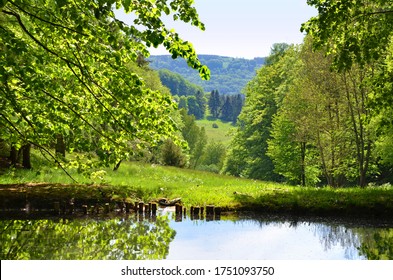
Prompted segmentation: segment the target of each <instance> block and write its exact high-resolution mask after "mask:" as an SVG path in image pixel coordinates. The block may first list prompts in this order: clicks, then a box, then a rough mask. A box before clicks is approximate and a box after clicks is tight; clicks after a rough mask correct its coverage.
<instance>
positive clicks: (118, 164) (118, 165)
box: [113, 159, 123, 171]
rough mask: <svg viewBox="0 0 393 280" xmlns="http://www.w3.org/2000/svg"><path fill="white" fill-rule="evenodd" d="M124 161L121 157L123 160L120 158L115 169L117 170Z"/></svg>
mask: <svg viewBox="0 0 393 280" xmlns="http://www.w3.org/2000/svg"><path fill="white" fill-rule="evenodd" d="M122 161H123V160H122V159H121V160H119V162H118V163H116V165H115V167H114V168H113V171H117V169H119V167H120V164H121V162H122Z"/></svg>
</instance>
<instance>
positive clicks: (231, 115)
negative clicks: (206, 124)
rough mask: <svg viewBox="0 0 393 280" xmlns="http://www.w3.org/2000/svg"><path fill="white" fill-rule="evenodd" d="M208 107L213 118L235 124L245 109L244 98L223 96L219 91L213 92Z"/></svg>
mask: <svg viewBox="0 0 393 280" xmlns="http://www.w3.org/2000/svg"><path fill="white" fill-rule="evenodd" d="M208 106H209V111H210V114H211V115H212V117H213V118H218V119H221V120H223V121H231V122H234V123H235V122H236V120H237V117H238V116H239V114H240V112H241V110H242V107H243V97H242V95H241V94H236V95H226V96H223V95H220V93H219V92H218V90H213V91H212V92H211V93H210V96H209V101H208Z"/></svg>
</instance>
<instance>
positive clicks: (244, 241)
mask: <svg viewBox="0 0 393 280" xmlns="http://www.w3.org/2000/svg"><path fill="white" fill-rule="evenodd" d="M180 220H181V221H180ZM180 220H179V219H177V220H176V219H174V214H173V213H172V212H169V213H167V211H162V212H161V213H160V214H159V215H158V216H157V217H143V216H138V215H128V216H125V215H121V216H112V217H108V216H103V217H95V218H86V217H84V218H75V217H67V218H66V217H63V218H60V217H55V218H45V219H42V218H34V219H32V218H29V219H26V218H24V219H13V220H7V219H3V220H1V221H0V229H1V235H0V244H1V252H0V258H1V259H3V260H5V259H11V260H15V259H54V260H58V259H74V260H79V259H93V260H94V259H101V260H103V259H115V260H122V259H128V260H143V259H177V260H187V259H189V260H194V259H195V260H198V259H203V260H208V259H213V260H214V259H216V260H228V259H237V260H247V259H254V260H261V259H269V260H281V259H283V260H291V259H294V260H328V259H332V260H343V259H344V260H345V259H348V260H352V259H393V222H390V221H381V220H379V221H375V220H373V219H355V220H345V219H333V218H312V217H307V218H301V217H293V216H292V217H289V216H288V217H285V216H269V215H255V214H241V215H239V214H236V215H221V217H219V219H218V218H216V219H211V220H206V219H203V220H202V219H192V218H190V217H183V216H182V217H181V219H180Z"/></svg>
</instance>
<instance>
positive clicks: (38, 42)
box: [3, 10, 78, 66]
mask: <svg viewBox="0 0 393 280" xmlns="http://www.w3.org/2000/svg"><path fill="white" fill-rule="evenodd" d="M3 13H5V14H7V15H11V16H14V17H15V18H16V20H17V21H18V23H19V25H20V27H21V28H22V29H23V31H24V32H25V33H26V34H27V35H28V36H29V37H30V38H31V39H33V41H34V42H36V43H37V44H38V45H39V46H40V47H42V48H43V49H44V50H45V51H47V52H49V53H51V54H53V55H54V56H56V57H58V58H60V59H61V60H63V61H64V62H66V63H69V64H72V65H75V66H78V65H76V64H75V63H74V62H72V61H69V60H68V59H66V58H64V57H61V56H60V55H59V54H58V53H56V52H54V51H52V50H51V49H49V48H48V47H47V46H45V45H44V44H43V43H41V41H40V40H38V39H37V38H36V37H34V36H33V34H31V33H30V32H29V30H27V28H26V26H25V25H24V24H23V22H22V19H21V18H20V15H19V14H16V13H14V12H10V11H6V10H3Z"/></svg>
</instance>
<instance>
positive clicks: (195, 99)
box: [158, 69, 244, 123]
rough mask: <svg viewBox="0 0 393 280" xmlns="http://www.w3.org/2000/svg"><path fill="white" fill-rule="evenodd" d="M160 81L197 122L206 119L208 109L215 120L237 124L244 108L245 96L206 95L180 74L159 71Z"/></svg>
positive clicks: (216, 93) (179, 105)
mask: <svg viewBox="0 0 393 280" xmlns="http://www.w3.org/2000/svg"><path fill="white" fill-rule="evenodd" d="M158 73H159V75H160V80H161V82H162V84H163V85H164V86H166V87H167V88H169V90H170V92H171V94H172V95H173V96H174V99H175V100H176V102H177V103H178V107H179V109H185V110H186V112H187V113H188V114H189V115H194V116H195V118H196V119H197V120H201V119H203V118H205V117H206V109H207V107H208V109H209V112H210V114H211V116H212V117H213V118H216V119H221V120H223V121H231V122H234V123H235V122H236V120H237V117H238V116H239V114H240V112H241V110H242V106H243V99H244V98H243V96H242V95H241V94H236V95H220V93H219V91H218V90H213V91H212V92H211V93H210V94H204V91H203V89H202V88H201V87H200V86H197V85H195V84H193V83H190V82H189V81H187V80H186V79H184V78H183V77H182V76H181V75H180V74H177V73H173V72H171V71H169V70H167V69H161V70H158Z"/></svg>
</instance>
